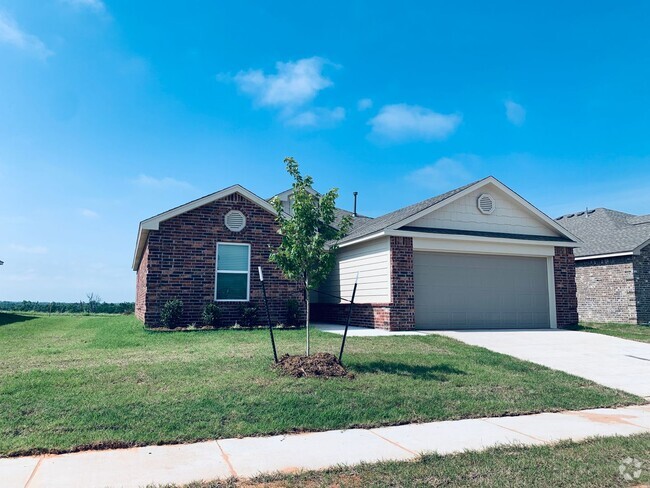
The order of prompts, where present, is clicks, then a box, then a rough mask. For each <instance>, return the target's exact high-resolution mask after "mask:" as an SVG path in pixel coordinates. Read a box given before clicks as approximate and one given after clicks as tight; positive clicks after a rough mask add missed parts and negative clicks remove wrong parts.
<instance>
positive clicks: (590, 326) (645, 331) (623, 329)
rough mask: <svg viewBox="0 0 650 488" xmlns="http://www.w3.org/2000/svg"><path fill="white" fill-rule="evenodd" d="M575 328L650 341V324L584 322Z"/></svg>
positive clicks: (633, 339) (634, 339)
mask: <svg viewBox="0 0 650 488" xmlns="http://www.w3.org/2000/svg"><path fill="white" fill-rule="evenodd" d="M573 330H580V331H584V332H596V333H597V334H605V335H609V336H614V337H620V338H621V339H630V340H632V341H641V342H650V325H634V324H594V323H583V324H580V325H578V326H577V327H575V328H574V329H573Z"/></svg>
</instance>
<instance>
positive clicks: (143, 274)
mask: <svg viewBox="0 0 650 488" xmlns="http://www.w3.org/2000/svg"><path fill="white" fill-rule="evenodd" d="M148 267H149V245H148V244H147V245H146V247H145V249H144V252H143V253H142V259H140V264H139V265H138V272H137V274H136V283H135V316H136V317H137V319H138V320H139V321H140V322H144V321H145V316H146V314H147V271H148Z"/></svg>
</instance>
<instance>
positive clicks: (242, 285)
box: [215, 242, 251, 302]
mask: <svg viewBox="0 0 650 488" xmlns="http://www.w3.org/2000/svg"><path fill="white" fill-rule="evenodd" d="M250 258H251V247H250V245H249V244H232V243H225V242H220V243H218V244H217V280H216V284H215V299H216V300H217V301H231V302H246V301H248V298H249V288H250V286H249V285H250V279H249V278H250V273H249V271H250Z"/></svg>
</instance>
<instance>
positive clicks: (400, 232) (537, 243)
mask: <svg viewBox="0 0 650 488" xmlns="http://www.w3.org/2000/svg"><path fill="white" fill-rule="evenodd" d="M386 235H388V236H400V237H413V238H419V239H431V240H451V241H473V242H499V243H504V244H509V243H517V244H522V245H524V246H553V247H577V246H576V244H575V243H574V242H557V241H537V240H535V241H532V240H526V239H510V238H507V237H485V236H467V235H462V234H433V233H431V234H430V233H426V232H413V231H409V230H391V231H386Z"/></svg>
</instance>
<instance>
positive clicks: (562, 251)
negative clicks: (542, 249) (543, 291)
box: [553, 247, 578, 328]
mask: <svg viewBox="0 0 650 488" xmlns="http://www.w3.org/2000/svg"><path fill="white" fill-rule="evenodd" d="M553 270H554V274H555V305H556V310H557V314H556V315H557V326H558V327H560V328H562V327H570V326H572V325H576V324H577V323H578V299H577V295H576V263H575V257H574V256H573V249H571V248H570V247H556V248H555V256H554V257H553Z"/></svg>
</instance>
